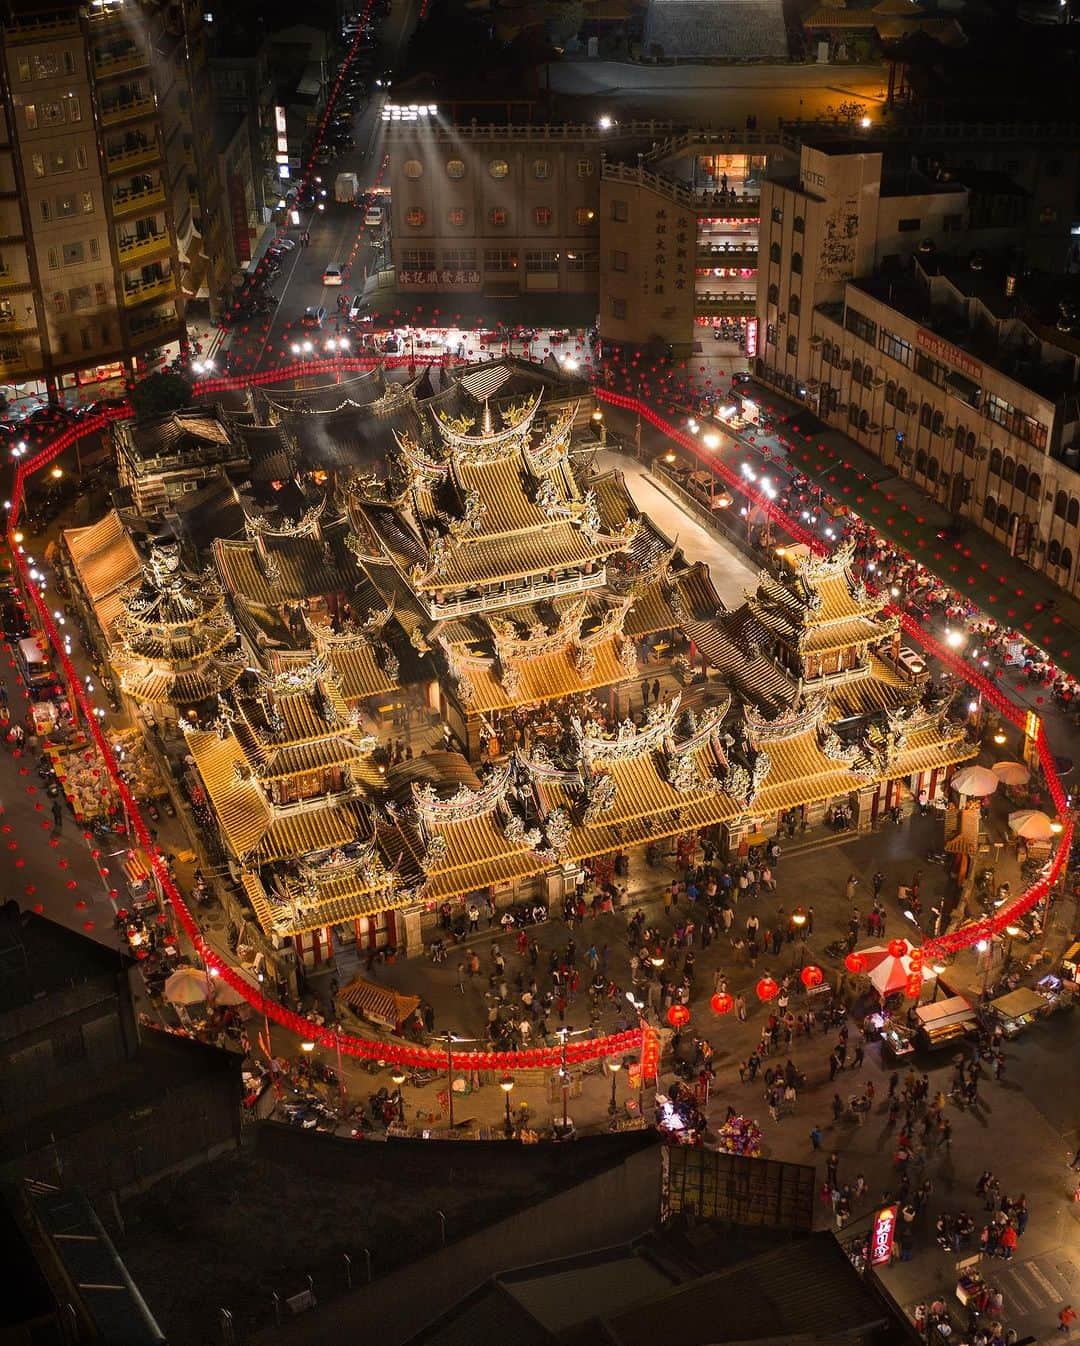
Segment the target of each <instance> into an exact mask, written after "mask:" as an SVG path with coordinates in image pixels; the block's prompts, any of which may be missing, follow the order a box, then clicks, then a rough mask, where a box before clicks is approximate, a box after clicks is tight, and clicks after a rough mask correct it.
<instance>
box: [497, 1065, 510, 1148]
mask: <svg viewBox="0 0 1080 1346" xmlns="http://www.w3.org/2000/svg"><path fill="white" fill-rule="evenodd" d="M499 1088H500V1089H501V1090H502V1091H503V1097H504V1098H505V1100H506V1136H507V1139H509V1138H510V1137H511V1136H512V1135H513V1134H514V1119H513V1117H511V1115H510V1094H511V1093H512V1092H513V1088H514V1077H513V1075H504V1076H503V1077H502V1079H501V1080H500V1081H499Z"/></svg>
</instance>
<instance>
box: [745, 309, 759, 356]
mask: <svg viewBox="0 0 1080 1346" xmlns="http://www.w3.org/2000/svg"><path fill="white" fill-rule="evenodd" d="M756 354H757V319H756V318H747V320H746V358H747V359H748V360H752V359H753V358H754V356H755V355H756Z"/></svg>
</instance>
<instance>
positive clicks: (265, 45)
mask: <svg viewBox="0 0 1080 1346" xmlns="http://www.w3.org/2000/svg"><path fill="white" fill-rule="evenodd" d="M270 50H271V49H270V43H269V41H268V39H267V38H266V37H265V36H264V35H263V33H262V31H261V28H260V26H259V18H258V15H257V14H256V13H255V12H254V11H253V10H251V9H246V8H245V9H237V10H236V11H234V12H226V13H221V12H218V13H217V14H215V15H214V24H213V29H212V48H211V56H210V82H211V87H212V89H213V91H214V103H215V106H216V108H217V111H218V113H219V114H223V115H224V117H225V119H226V120H227V121H230V122H231V121H234V120H235V119H236V118H238V117H240V118H243V123H244V129H245V131H246V133H247V138H248V154H249V157H250V160H251V172H252V182H253V185H254V191H255V210H256V213H257V215H258V220H259V223H260V224H263V223H265V222H266V221H267V220H268V219H269V214H268V212H269V211H270V210H272V209H273V207H274V205H275V204H276V203H277V200H278V196H279V189H278V185H277V184H278V172H277V166H276V164H275V162H274V155H275V145H276V134H275V124H274V106H275V98H274V74H273V67H272V65H271V61H270ZM226 190H227V191H228V190H229V187H228V183H226ZM230 209H231V192H230ZM239 260H240V261H243V258H240V259H239Z"/></svg>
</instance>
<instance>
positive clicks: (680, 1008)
mask: <svg viewBox="0 0 1080 1346" xmlns="http://www.w3.org/2000/svg"><path fill="white" fill-rule="evenodd" d="M667 1021H668V1023H669V1024H670V1025H671V1026H672V1028H675V1029H679V1028H685V1027H686V1025H687V1024H688V1023H689V1022H690V1011H689V1010H688V1009H687V1008H686V1006H685V1005H672V1007H671V1008H670V1009H669V1010H668V1012H667Z"/></svg>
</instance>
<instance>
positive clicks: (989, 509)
mask: <svg viewBox="0 0 1080 1346" xmlns="http://www.w3.org/2000/svg"><path fill="white" fill-rule="evenodd" d="M996 511H997V503H996V501H995V500H994V497H993V496H992V495H988V496H987V497H986V499H985V500H984V501H983V518H984V519H989V520H990V521H991V522H993V519H994V514H995V513H996Z"/></svg>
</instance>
